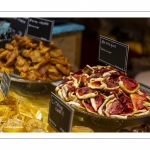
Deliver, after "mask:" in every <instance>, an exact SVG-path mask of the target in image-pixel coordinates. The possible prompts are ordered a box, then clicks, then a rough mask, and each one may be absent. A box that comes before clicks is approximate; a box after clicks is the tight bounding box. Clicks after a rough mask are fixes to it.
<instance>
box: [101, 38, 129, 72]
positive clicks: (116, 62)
mask: <svg viewBox="0 0 150 150" xmlns="http://www.w3.org/2000/svg"><path fill="white" fill-rule="evenodd" d="M128 51H129V46H128V45H125V44H123V43H120V42H118V41H115V40H112V39H109V38H106V37H104V36H100V45H99V59H98V60H99V61H101V62H104V63H105V64H108V65H111V66H113V67H115V68H117V69H119V70H122V71H124V72H126V71H127V60H128Z"/></svg>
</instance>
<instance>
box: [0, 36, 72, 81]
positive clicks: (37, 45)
mask: <svg viewBox="0 0 150 150" xmlns="http://www.w3.org/2000/svg"><path fill="white" fill-rule="evenodd" d="M0 64H1V66H3V67H5V68H7V69H8V70H9V68H10V67H13V68H14V70H17V71H18V72H19V73H20V76H21V77H22V78H23V79H27V80H50V81H53V80H61V79H62V78H63V77H64V76H68V75H69V74H70V73H71V72H72V71H73V66H72V64H71V63H70V61H69V60H68V58H66V57H65V56H64V55H63V53H62V50H61V49H59V48H58V47H56V46H55V45H54V42H52V41H51V42H44V41H40V40H37V39H32V38H30V37H29V36H26V35H24V36H19V35H15V36H14V38H13V40H12V41H11V42H10V43H6V44H5V48H1V49H0ZM52 65H53V66H54V67H55V70H57V71H55V73H54V72H51V66H52ZM14 70H13V71H14ZM32 70H37V71H39V75H38V76H36V75H37V73H36V74H33V71H32ZM0 71H1V72H3V68H2V69H0ZM9 72H10V71H9ZM28 75H29V76H30V77H28ZM31 76H32V77H31Z"/></svg>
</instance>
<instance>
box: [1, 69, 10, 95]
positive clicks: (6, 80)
mask: <svg viewBox="0 0 150 150" xmlns="http://www.w3.org/2000/svg"><path fill="white" fill-rule="evenodd" d="M10 82H11V79H10V77H9V74H8V73H7V72H6V71H4V72H3V76H2V80H1V90H2V92H3V94H4V96H5V97H7V95H8V91H9V87H10Z"/></svg>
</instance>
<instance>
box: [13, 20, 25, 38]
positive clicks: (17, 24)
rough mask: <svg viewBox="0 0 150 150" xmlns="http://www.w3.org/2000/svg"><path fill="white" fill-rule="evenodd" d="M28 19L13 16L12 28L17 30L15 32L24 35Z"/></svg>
mask: <svg viewBox="0 0 150 150" xmlns="http://www.w3.org/2000/svg"><path fill="white" fill-rule="evenodd" d="M27 21H28V20H27V19H26V18H12V19H11V24H10V28H12V29H13V30H15V33H16V34H18V35H20V36H23V35H24V34H25V32H26V29H27Z"/></svg>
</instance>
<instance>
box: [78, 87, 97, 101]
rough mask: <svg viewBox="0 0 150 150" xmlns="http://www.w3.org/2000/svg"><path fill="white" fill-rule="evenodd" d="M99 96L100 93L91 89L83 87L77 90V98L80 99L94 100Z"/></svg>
mask: <svg viewBox="0 0 150 150" xmlns="http://www.w3.org/2000/svg"><path fill="white" fill-rule="evenodd" d="M97 95H98V92H97V91H95V90H92V89H91V88H90V87H82V88H78V89H77V90H76V96H77V97H78V98H79V99H87V98H92V97H95V96H97Z"/></svg>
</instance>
